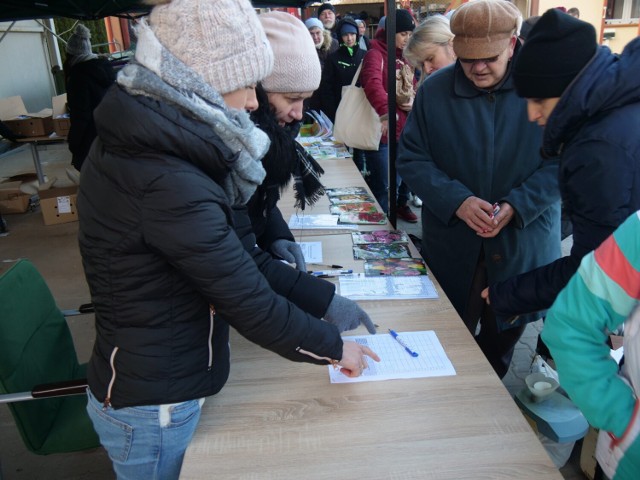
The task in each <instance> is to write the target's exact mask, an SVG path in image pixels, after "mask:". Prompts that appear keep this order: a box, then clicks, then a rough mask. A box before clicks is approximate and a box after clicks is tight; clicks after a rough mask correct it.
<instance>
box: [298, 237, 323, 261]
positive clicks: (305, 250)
mask: <svg viewBox="0 0 640 480" xmlns="http://www.w3.org/2000/svg"><path fill="white" fill-rule="evenodd" d="M298 245H300V249H301V250H302V255H303V256H304V261H305V262H307V263H322V242H298Z"/></svg>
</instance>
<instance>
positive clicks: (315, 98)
mask: <svg viewBox="0 0 640 480" xmlns="http://www.w3.org/2000/svg"><path fill="white" fill-rule="evenodd" d="M323 38H324V41H323V42H322V45H321V46H320V48H318V49H316V52H317V53H318V60H320V69H321V70H324V63H325V61H326V60H327V57H328V56H329V55H331V54H332V53H333V52H335V51H336V50H338V46H339V45H338V40H336V39H335V38H333V37H332V36H331V34H330V33H329V32H327V31H326V30H325V31H324V32H323ZM304 109H305V111H306V110H316V111H320V110H322V100H321V98H320V88H318V89H317V90H316V91H315V92H313V95H312V96H311V97H309V98H308V99H306V100H305V101H304Z"/></svg>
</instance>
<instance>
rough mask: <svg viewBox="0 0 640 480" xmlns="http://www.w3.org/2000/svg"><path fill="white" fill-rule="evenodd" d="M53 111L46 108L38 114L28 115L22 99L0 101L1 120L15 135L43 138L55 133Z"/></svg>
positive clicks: (17, 97) (13, 98)
mask: <svg viewBox="0 0 640 480" xmlns="http://www.w3.org/2000/svg"><path fill="white" fill-rule="evenodd" d="M52 114H53V110H52V109H51V108H45V109H43V110H40V111H39V112H37V113H28V112H27V109H26V108H25V106H24V102H23V101H22V97H20V96H14V97H7V98H2V99H0V120H2V122H3V123H4V124H5V125H6V126H7V128H8V129H9V130H11V131H12V132H13V133H14V134H15V135H17V136H21V137H42V136H45V135H49V134H50V133H51V132H53V118H52Z"/></svg>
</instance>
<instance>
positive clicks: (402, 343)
mask: <svg viewBox="0 0 640 480" xmlns="http://www.w3.org/2000/svg"><path fill="white" fill-rule="evenodd" d="M389 335H391V336H392V337H393V338H394V339H395V341H396V342H398V343H399V344H400V345H402V346H403V348H404V349H405V350H406V351H407V353H408V354H409V355H411V356H412V357H417V356H418V352H414V351H413V350H411V349H410V348H409V347H408V346H407V344H406V343H404V341H402V339H401V338H400V337H399V336H398V334H397V333H396V332H395V331H394V330H391V329H389Z"/></svg>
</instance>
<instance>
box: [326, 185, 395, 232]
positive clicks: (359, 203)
mask: <svg viewBox="0 0 640 480" xmlns="http://www.w3.org/2000/svg"><path fill="white" fill-rule="evenodd" d="M326 192H327V196H328V197H329V202H331V206H330V207H329V211H330V212H331V214H333V215H338V216H339V220H338V222H339V223H351V224H357V225H384V224H386V223H387V216H386V215H385V214H384V213H382V212H380V211H378V209H377V207H376V204H375V199H374V198H373V197H372V196H371V195H369V193H367V190H366V189H365V188H363V187H343V188H327V189H326Z"/></svg>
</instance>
